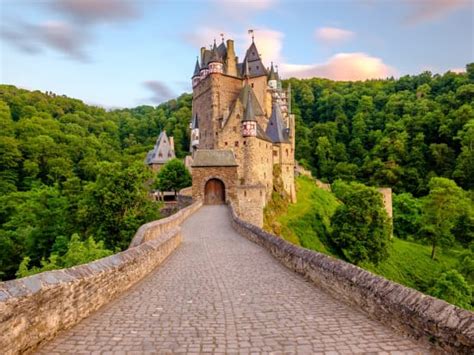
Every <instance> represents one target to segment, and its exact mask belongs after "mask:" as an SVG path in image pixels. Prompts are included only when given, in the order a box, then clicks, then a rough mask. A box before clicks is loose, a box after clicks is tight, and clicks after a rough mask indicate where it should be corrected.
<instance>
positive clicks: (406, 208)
mask: <svg viewBox="0 0 474 355" xmlns="http://www.w3.org/2000/svg"><path fill="white" fill-rule="evenodd" d="M421 213H422V203H421V201H420V200H419V199H417V198H415V197H413V195H412V194H411V193H409V192H408V193H402V194H394V196H393V231H394V234H395V235H396V236H397V237H399V238H401V239H408V238H410V237H414V236H416V235H417V234H418V232H419V230H420V228H421Z"/></svg>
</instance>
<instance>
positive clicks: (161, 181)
mask: <svg viewBox="0 0 474 355" xmlns="http://www.w3.org/2000/svg"><path fill="white" fill-rule="evenodd" d="M191 183H192V179H191V174H190V173H189V170H188V169H187V168H186V166H184V164H183V162H182V161H181V160H179V159H172V160H169V161H168V162H166V164H165V165H163V166H162V167H161V169H160V170H159V171H158V173H157V174H156V177H155V187H156V188H157V189H158V190H160V191H174V192H175V193H176V192H177V191H179V190H181V189H184V188H185V187H188V186H191Z"/></svg>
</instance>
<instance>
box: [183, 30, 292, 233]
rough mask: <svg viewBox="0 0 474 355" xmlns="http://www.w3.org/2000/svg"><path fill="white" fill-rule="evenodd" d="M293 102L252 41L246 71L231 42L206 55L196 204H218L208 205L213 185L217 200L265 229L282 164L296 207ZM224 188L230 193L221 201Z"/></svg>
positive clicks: (198, 93)
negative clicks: (267, 207)
mask: <svg viewBox="0 0 474 355" xmlns="http://www.w3.org/2000/svg"><path fill="white" fill-rule="evenodd" d="M226 44H227V45H226ZM198 73H199V75H198ZM195 78H199V80H197V79H195ZM288 102H289V93H288V92H287V91H285V90H283V89H282V88H281V81H280V79H279V76H278V73H277V71H276V70H275V67H274V66H273V63H272V65H271V67H270V69H269V70H268V71H267V69H266V67H265V66H264V64H263V60H262V57H261V55H260V54H259V52H258V49H257V46H256V44H255V42H254V41H252V44H251V45H250V47H249V48H248V49H247V51H246V53H245V56H244V59H243V61H242V62H241V63H239V61H238V57H237V56H236V55H235V51H234V41H232V40H230V39H229V40H227V42H226V43H224V41H222V43H221V44H220V45H219V46H217V45H216V43H214V45H213V46H212V48H211V49H206V48H205V47H202V48H201V56H200V63H199V62H198V63H196V65H195V70H194V74H193V112H192V122H191V151H192V152H193V157H194V161H195V163H194V164H195V165H191V166H192V172H193V173H192V174H193V196H194V197H195V198H202V199H203V200H204V201H208V202H209V201H213V199H209V198H206V196H208V195H207V192H206V191H208V190H207V187H206V186H208V185H207V184H208V182H209V181H210V180H213V182H212V184H211V183H210V184H211V185H212V188H209V191H214V192H213V193H214V195H213V196H225V201H226V202H227V203H231V204H232V205H233V206H234V209H235V211H236V213H238V214H239V216H240V217H241V218H243V219H244V220H247V221H248V222H250V223H253V224H256V225H258V226H261V225H262V223H263V207H264V206H265V204H266V203H267V201H268V199H269V198H271V193H272V190H273V174H272V172H273V168H274V165H276V164H278V165H279V166H281V169H277V170H281V176H280V177H279V178H281V179H282V181H283V185H284V188H285V190H286V191H287V193H288V195H289V196H290V197H291V198H292V199H294V197H295V193H294V191H295V189H294V181H293V176H294V175H293V169H294V146H293V145H294V119H293V116H292V115H291V113H290V112H289V109H288ZM232 157H233V159H232ZM216 179H217V180H220V181H221V182H216V181H214V180H216ZM211 185H209V186H211ZM219 186H220V187H219ZM219 188H223V189H225V191H224V192H222V193H218V194H217V195H215V189H219ZM209 196H210V195H209Z"/></svg>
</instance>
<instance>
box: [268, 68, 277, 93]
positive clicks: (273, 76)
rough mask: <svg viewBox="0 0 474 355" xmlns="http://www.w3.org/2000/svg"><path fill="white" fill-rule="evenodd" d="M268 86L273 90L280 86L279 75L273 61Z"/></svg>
mask: <svg viewBox="0 0 474 355" xmlns="http://www.w3.org/2000/svg"><path fill="white" fill-rule="evenodd" d="M268 86H269V87H270V89H273V90H275V89H277V88H278V77H277V74H276V72H275V69H274V68H273V62H272V65H271V67H270V74H268Z"/></svg>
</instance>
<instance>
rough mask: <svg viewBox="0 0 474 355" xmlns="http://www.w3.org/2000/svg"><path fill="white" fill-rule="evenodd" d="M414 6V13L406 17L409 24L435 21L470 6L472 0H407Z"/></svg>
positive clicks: (406, 1) (471, 5) (407, 2)
mask: <svg viewBox="0 0 474 355" xmlns="http://www.w3.org/2000/svg"><path fill="white" fill-rule="evenodd" d="M405 3H406V4H408V5H409V6H411V7H412V13H411V14H410V15H409V16H408V17H407V18H406V19H405V22H406V23H407V24H409V25H414V24H418V23H422V22H428V21H433V20H436V19H438V18H441V17H443V16H445V15H448V14H449V13H451V12H453V11H456V10H459V9H461V8H463V7H467V6H470V7H471V11H472V7H473V6H474V5H473V3H472V2H471V1H470V0H405Z"/></svg>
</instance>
